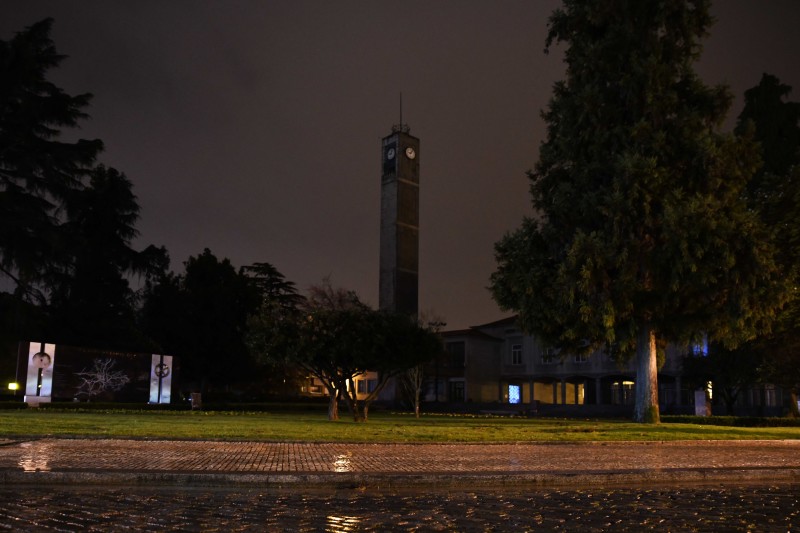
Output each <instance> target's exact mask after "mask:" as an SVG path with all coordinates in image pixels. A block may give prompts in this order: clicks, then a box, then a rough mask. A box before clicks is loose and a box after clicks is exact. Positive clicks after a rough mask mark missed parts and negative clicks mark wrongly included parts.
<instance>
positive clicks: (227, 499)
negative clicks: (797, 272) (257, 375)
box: [0, 438, 800, 532]
mask: <svg viewBox="0 0 800 533" xmlns="http://www.w3.org/2000/svg"><path fill="white" fill-rule="evenodd" d="M798 494H800V441H699V442H654V443H646V442H639V443H580V444H562V443H559V444H542V443H518V444H352V443H317V444H309V443H270V442H220V441H158V440H155V441H154V440H118V439H49V438H43V439H33V440H5V441H3V440H0V531H3V530H8V531H78V530H82V531H122V530H135V531H223V530H224V531H303V532H307V531H335V532H345V531H506V530H517V531H536V530H565V531H572V530H581V531H642V530H664V531H797V530H800V497H798Z"/></svg>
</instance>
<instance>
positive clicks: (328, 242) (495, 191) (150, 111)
mask: <svg viewBox="0 0 800 533" xmlns="http://www.w3.org/2000/svg"><path fill="white" fill-rule="evenodd" d="M557 5H558V2H556V1H554V0H546V1H545V0H537V1H535V2H531V1H528V0H511V1H506V2H502V3H496V2H489V1H470V0H439V1H437V2H423V1H407V2H403V3H400V4H398V3H396V2H391V3H390V2H355V1H352V2H350V1H348V2H326V1H288V0H287V1H277V2H247V1H232V2H229V1H226V2H197V1H189V0H183V1H181V0H173V1H170V2H161V1H137V2H108V1H106V0H83V1H80V2H78V1H74V2H68V1H63V0H54V1H36V0H32V1H31V0H25V1H21V0H20V1H17V0H9V1H6V2H4V3H3V5H2V11H3V16H2V17H0V35H2V38H4V39H6V38H9V37H10V36H11V35H12V34H13V32H15V31H19V30H21V29H22V28H23V27H24V26H26V25H29V24H31V23H33V22H35V21H36V20H39V19H41V18H44V17H46V16H52V17H54V18H55V21H56V22H55V27H54V34H53V37H54V39H55V41H56V44H57V46H58V48H59V50H60V51H61V52H62V53H65V54H68V55H69V56H70V59H69V60H68V61H67V62H65V63H64V64H63V66H62V68H61V69H60V70H59V71H58V72H57V73H56V75H55V78H56V81H57V82H58V83H59V84H61V85H62V86H64V87H65V88H66V89H67V90H69V91H70V92H73V93H77V92H87V91H88V92H93V93H94V94H95V95H96V96H95V100H94V102H93V105H92V108H91V110H90V114H91V115H92V120H91V121H90V122H88V123H86V124H85V125H84V128H83V130H82V131H81V132H80V134H81V135H83V136H87V137H98V138H101V139H103V140H104V141H105V143H106V147H107V150H106V153H105V154H104V156H103V161H104V162H105V163H106V164H108V165H112V166H116V167H117V168H119V169H120V170H122V171H124V172H125V173H126V174H127V175H128V176H129V178H130V179H131V180H132V181H133V182H134V185H135V192H136V194H137V195H138V196H139V200H140V203H141V205H142V220H141V222H140V224H139V228H140V230H141V237H140V242H141V244H142V245H144V244H147V243H155V244H163V245H165V246H167V248H168V249H169V250H170V253H171V256H172V259H173V267H174V268H176V269H180V264H181V262H183V261H185V260H186V258H187V257H188V256H189V255H194V254H198V253H200V252H201V251H202V249H203V248H204V247H209V248H211V250H212V251H213V252H214V253H215V254H217V255H218V256H220V257H223V256H224V257H229V258H230V259H231V261H233V263H234V264H236V265H245V264H249V263H253V262H256V261H269V262H272V263H274V264H275V265H276V266H277V267H278V268H279V269H280V270H281V271H282V272H283V273H284V274H286V276H287V277H289V278H290V279H292V280H294V281H296V282H297V283H298V284H299V285H300V286H301V287H303V286H307V285H308V284H311V283H315V282H318V281H319V280H320V279H321V278H322V277H323V276H326V275H331V276H332V277H333V280H334V282H336V283H338V284H341V285H344V286H346V287H349V288H353V289H355V290H357V291H358V292H359V294H361V295H362V297H363V298H364V299H366V300H367V301H369V302H371V303H373V304H377V285H378V222H379V194H380V193H379V182H380V144H379V142H380V138H381V137H382V136H384V135H386V134H387V133H388V132H389V130H390V127H391V126H392V124H394V123H396V122H398V121H399V94H400V92H401V91H402V92H403V101H404V109H403V120H404V121H405V122H408V123H409V124H410V125H411V128H412V133H413V134H414V135H416V136H418V137H419V138H420V139H421V142H422V147H421V165H422V166H421V182H422V186H421V209H422V212H421V241H420V247H421V250H420V251H421V264H420V269H421V270H420V305H421V307H422V308H423V309H427V308H433V309H435V310H437V311H438V312H439V313H440V314H441V315H443V316H444V317H445V319H446V320H447V322H448V323H449V326H451V327H462V326H467V325H470V324H475V323H480V322H484V321H490V320H494V319H496V318H498V317H500V316H502V313H501V312H500V311H499V310H498V309H497V308H496V306H495V305H494V304H493V303H492V301H491V298H490V296H489V293H488V291H487V290H486V289H485V287H486V286H487V285H488V277H489V275H490V274H491V272H492V271H493V269H494V259H493V248H492V247H493V244H494V242H496V241H497V240H498V239H499V238H500V237H502V235H503V234H504V233H505V232H507V231H509V230H511V229H513V228H514V227H516V226H517V225H518V224H519V222H520V221H521V219H522V217H523V216H524V215H526V214H529V213H530V206H529V200H528V194H527V189H528V184H527V181H526V178H525V171H526V170H528V169H530V168H531V167H533V165H534V164H535V162H536V157H537V150H538V145H539V143H540V142H541V140H542V138H543V136H544V124H543V122H542V120H541V119H540V117H539V112H540V110H541V109H543V108H544V107H546V105H547V101H548V99H549V97H550V91H551V89H552V85H553V83H554V82H555V81H556V80H558V79H559V78H560V77H561V76H562V75H563V64H562V62H561V55H560V53H559V51H558V50H557V49H556V50H554V51H553V52H552V53H551V54H549V55H545V54H544V53H543V52H542V50H543V48H544V40H545V35H546V31H547V17H548V16H549V14H550V13H551V11H552V10H553V8H554V7H556V6H557ZM713 11H714V14H715V15H716V17H717V19H718V22H717V25H716V26H715V27H714V28H712V35H711V38H710V39H709V41H708V42H707V44H706V47H705V50H706V53H705V54H704V56H703V60H702V62H701V64H700V65H699V67H698V68H699V71H700V72H701V74H702V75H703V77H704V79H705V80H706V81H707V82H709V83H727V84H729V85H730V86H731V89H732V92H733V94H735V95H736V96H737V100H736V102H735V104H734V109H733V111H732V113H731V117H732V118H733V117H735V115H736V114H738V110H739V109H740V107H741V93H742V92H743V91H744V90H745V89H746V88H749V87H751V86H753V85H755V84H756V83H758V81H759V78H760V76H761V73H762V72H764V71H766V72H770V73H773V74H775V75H777V76H778V77H779V78H781V80H783V81H784V82H785V83H788V84H790V85H792V86H794V87H795V88H797V90H798V91H800V78H799V77H798V76H800V73H799V72H798V69H797V68H796V67H797V60H796V57H797V53H798V51H800V37H799V35H800V32H797V31H796V28H795V25H796V22H797V21H798V20H800V17H799V16H798V15H800V2H796V1H795V0H772V1H770V2H767V3H762V2H752V1H750V0H724V1H718V2H717V5H716V6H715V7H714V10H713ZM794 98H795V99H800V97H798V96H797V95H796V94H795V95H794ZM728 126H730V123H729V124H728Z"/></svg>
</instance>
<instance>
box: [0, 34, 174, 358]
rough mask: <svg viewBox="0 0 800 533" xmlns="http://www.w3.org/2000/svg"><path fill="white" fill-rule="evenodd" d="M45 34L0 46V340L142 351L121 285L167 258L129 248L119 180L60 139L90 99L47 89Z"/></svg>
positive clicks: (127, 189)
mask: <svg viewBox="0 0 800 533" xmlns="http://www.w3.org/2000/svg"><path fill="white" fill-rule="evenodd" d="M52 24H53V20H52V19H45V20H42V21H40V22H37V23H35V24H33V25H32V26H30V27H28V28H26V29H25V30H23V31H21V32H19V33H17V34H16V35H15V36H14V37H13V38H12V39H11V40H8V41H3V40H0V276H2V277H4V278H6V280H10V282H11V286H12V287H13V290H12V293H13V294H12V296H13V297H8V296H7V295H3V297H2V299H0V305H1V306H2V315H0V317H1V318H3V320H4V324H3V328H2V331H3V334H2V336H3V337H4V338H3V339H2V340H3V341H4V342H14V341H18V340H20V339H22V338H26V337H27V338H30V337H31V336H35V337H36V338H40V339H43V338H47V339H49V340H51V341H53V342H59V343H71V344H80V345H86V346H95V347H106V348H115V349H135V348H140V349H142V348H144V347H145V346H147V345H148V342H147V340H146V339H144V338H143V337H142V336H141V334H140V332H139V331H138V328H137V326H136V322H135V303H136V302H135V298H136V295H135V292H134V290H133V289H132V288H131V287H130V285H129V281H128V276H129V275H131V274H134V275H137V274H138V275H145V276H147V275H153V274H154V273H155V272H157V271H159V270H163V269H164V268H166V266H167V264H168V258H167V255H166V251H165V250H164V249H163V248H160V249H159V248H155V247H153V246H150V247H148V248H147V249H145V250H144V251H142V252H138V251H136V250H134V249H133V248H132V240H133V239H134V238H135V237H136V235H137V231H136V228H135V223H136V222H137V220H138V218H139V206H138V203H137V200H136V196H135V195H134V194H133V191H132V188H133V186H132V183H131V182H130V181H129V180H128V178H127V177H126V176H125V175H124V174H122V173H121V172H119V171H117V170H116V169H112V168H106V167H104V166H102V165H99V164H98V162H97V158H98V155H99V154H100V152H101V151H102V149H103V143H102V142H101V141H100V140H98V139H94V140H86V139H79V140H77V141H65V140H63V139H62V137H63V136H64V134H65V133H67V132H68V131H70V130H73V129H74V128H76V127H78V126H79V125H80V123H81V122H82V121H83V120H85V119H87V118H88V115H87V114H86V109H87V108H88V106H89V103H90V100H91V95H90V94H88V93H86V94H79V95H74V96H73V95H69V94H67V93H66V92H64V91H63V90H62V89H61V88H59V87H58V86H57V85H55V84H54V83H53V82H52V81H50V79H49V77H50V74H51V70H53V69H55V68H57V67H58V66H60V64H61V62H62V61H63V60H64V59H65V56H63V55H61V54H59V53H58V52H57V51H56V48H55V45H54V43H53V41H52V40H51V39H50V31H51V28H52ZM6 317H11V318H10V319H6ZM6 335H8V336H7V337H6Z"/></svg>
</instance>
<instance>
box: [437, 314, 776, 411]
mask: <svg viewBox="0 0 800 533" xmlns="http://www.w3.org/2000/svg"><path fill="white" fill-rule="evenodd" d="M442 336H443V340H444V343H445V351H446V353H447V354H448V357H447V360H446V361H438V362H436V363H435V364H434V365H431V367H430V368H428V370H427V375H428V376H429V378H428V383H427V385H426V400H427V401H439V402H450V403H458V402H464V403H466V404H469V403H471V402H475V403H481V404H486V403H492V402H494V403H496V404H500V405H503V406H505V407H508V408H511V407H514V408H517V409H519V410H525V411H529V410H530V411H533V410H535V411H541V412H548V411H549V412H556V413H557V412H564V413H569V414H577V413H586V414H587V415H589V414H598V415H615V414H616V415H621V416H622V415H628V414H629V413H630V412H632V408H633V405H634V401H635V399H634V391H635V386H636V370H635V367H634V363H633V361H631V362H630V363H628V364H625V365H622V366H620V365H619V364H618V363H617V362H615V361H614V360H613V359H612V358H611V357H610V356H609V355H608V354H606V353H604V352H602V351H595V352H593V353H591V354H588V355H564V354H560V353H558V351H557V350H554V349H553V348H552V347H549V346H547V345H546V344H544V343H542V342H541V341H539V340H538V339H537V338H535V337H533V336H531V335H526V334H525V333H523V332H522V330H521V329H520V328H519V326H518V324H517V319H516V317H509V318H506V319H503V320H498V321H496V322H491V323H488V324H483V325H480V326H474V327H471V328H469V329H466V330H458V331H447V332H443V333H442ZM692 349H693V350H700V351H702V349H703V347H693V348H692ZM688 351H689V349H686V348H683V349H682V348H680V347H677V346H668V347H667V348H666V350H665V354H664V364H663V365H662V366H661V368H660V369H659V373H658V387H659V406H660V410H661V412H662V413H663V414H693V413H695V403H696V399H697V396H696V395H697V394H698V393H700V394H701V396H702V394H706V395H707V394H713V384H710V388H709V389H708V390H705V391H704V390H700V391H697V390H695V389H694V388H693V387H692V386H691V385H690V384H689V383H688V382H687V380H686V379H684V377H683V374H682V367H683V364H682V362H683V358H684V357H685V356H686V355H687V352H688ZM701 355H702V354H701ZM787 398H788V394H786V393H785V392H784V391H782V390H781V389H780V388H777V387H774V386H771V385H758V386H753V387H750V388H748V389H746V390H743V391H741V393H740V395H739V399H738V400H737V405H736V409H737V413H736V414H754V415H755V414H758V415H775V414H781V412H782V410H783V409H784V404H785V402H786V401H787Z"/></svg>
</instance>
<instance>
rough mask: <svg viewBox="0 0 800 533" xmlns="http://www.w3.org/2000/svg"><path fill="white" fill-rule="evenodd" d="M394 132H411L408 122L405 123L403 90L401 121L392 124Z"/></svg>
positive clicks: (401, 93)
mask: <svg viewBox="0 0 800 533" xmlns="http://www.w3.org/2000/svg"><path fill="white" fill-rule="evenodd" d="M392 132H393V133H397V132H400V133H409V132H411V128H409V127H408V124H404V123H403V91H400V123H399V124H394V125H393V126H392Z"/></svg>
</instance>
